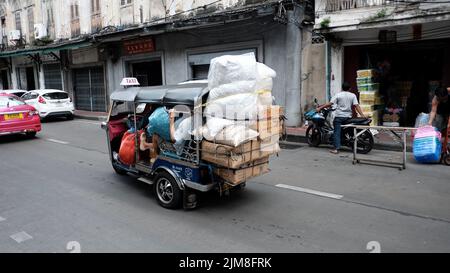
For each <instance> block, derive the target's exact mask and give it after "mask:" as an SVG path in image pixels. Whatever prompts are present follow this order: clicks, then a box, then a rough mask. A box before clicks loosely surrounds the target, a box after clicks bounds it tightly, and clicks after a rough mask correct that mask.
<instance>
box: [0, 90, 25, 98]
mask: <svg viewBox="0 0 450 273" xmlns="http://www.w3.org/2000/svg"><path fill="white" fill-rule="evenodd" d="M27 92H28V91H27V90H22V89H5V90H0V93H6V94H12V95H16V96H18V97H19V98H20V97H22V96H23V94H25V93H27Z"/></svg>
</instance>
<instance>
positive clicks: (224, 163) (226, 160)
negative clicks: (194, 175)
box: [201, 105, 283, 185]
mask: <svg viewBox="0 0 450 273" xmlns="http://www.w3.org/2000/svg"><path fill="white" fill-rule="evenodd" d="M281 115H282V108H281V107H280V106H278V105H272V106H269V107H267V108H266V109H265V110H263V111H260V113H259V115H258V119H257V120H256V121H255V123H254V124H252V125H251V127H253V129H254V130H256V131H258V133H259V136H258V138H257V139H254V140H250V141H248V142H245V143H243V144H241V145H239V146H237V147H233V146H229V145H224V144H219V143H214V142H211V141H206V140H203V141H202V154H201V158H202V160H204V161H207V162H210V163H213V164H214V165H215V167H214V174H215V175H216V176H218V177H219V178H221V179H223V180H224V181H226V182H228V183H230V184H232V185H237V184H240V183H242V182H245V181H246V180H247V179H249V178H252V177H255V176H258V175H261V174H264V173H266V172H268V170H269V156H270V155H273V154H276V153H278V152H279V150H280V147H279V144H278V141H279V137H280V134H281V133H282V122H283V121H282V119H280V117H281Z"/></svg>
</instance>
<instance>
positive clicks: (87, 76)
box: [74, 67, 106, 112]
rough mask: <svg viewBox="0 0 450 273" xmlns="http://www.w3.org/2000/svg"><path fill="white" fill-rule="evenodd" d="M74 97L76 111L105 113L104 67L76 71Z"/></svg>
mask: <svg viewBox="0 0 450 273" xmlns="http://www.w3.org/2000/svg"><path fill="white" fill-rule="evenodd" d="M74 95H75V107H76V109H78V110H86V111H94V112H105V111H106V93H105V83H104V75H103V67H89V68H83V69H75V70H74Z"/></svg>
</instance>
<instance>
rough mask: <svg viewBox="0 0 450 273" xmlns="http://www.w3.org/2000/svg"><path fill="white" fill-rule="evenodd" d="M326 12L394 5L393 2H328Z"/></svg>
mask: <svg viewBox="0 0 450 273" xmlns="http://www.w3.org/2000/svg"><path fill="white" fill-rule="evenodd" d="M326 1H327V2H326V6H325V11H326V12H334V11H340V10H349V9H356V8H367V7H374V6H386V5H392V4H394V2H395V1H393V0H326Z"/></svg>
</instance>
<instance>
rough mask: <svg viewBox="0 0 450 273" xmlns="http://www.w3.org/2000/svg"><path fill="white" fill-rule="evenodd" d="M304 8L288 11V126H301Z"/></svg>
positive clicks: (286, 100) (296, 6)
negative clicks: (302, 24)
mask: <svg viewBox="0 0 450 273" xmlns="http://www.w3.org/2000/svg"><path fill="white" fill-rule="evenodd" d="M303 17H304V7H303V6H300V5H294V8H293V10H288V11H287V19H288V23H287V26H286V68H285V72H286V75H287V77H286V85H285V90H286V97H285V105H286V117H287V120H286V125H287V126H293V127H295V126H299V125H300V122H301V113H300V111H301V109H300V108H301V101H300V97H301V84H302V82H301V78H302V69H301V68H302V57H301V56H302V29H301V27H300V23H301V22H302V21H303Z"/></svg>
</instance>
